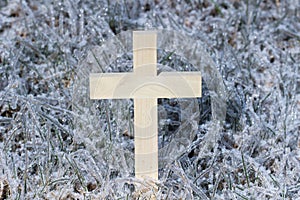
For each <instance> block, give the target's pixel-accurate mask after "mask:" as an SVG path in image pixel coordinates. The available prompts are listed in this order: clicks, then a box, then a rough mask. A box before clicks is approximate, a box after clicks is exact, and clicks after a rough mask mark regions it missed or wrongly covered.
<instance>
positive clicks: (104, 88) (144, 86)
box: [90, 67, 201, 99]
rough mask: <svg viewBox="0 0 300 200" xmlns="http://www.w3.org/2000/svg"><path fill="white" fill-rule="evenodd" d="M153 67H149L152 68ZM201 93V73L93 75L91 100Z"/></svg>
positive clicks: (165, 96)
mask: <svg viewBox="0 0 300 200" xmlns="http://www.w3.org/2000/svg"><path fill="white" fill-rule="evenodd" d="M149 68H150V67H149ZM200 96H201V73H200V72H162V73H160V74H159V75H158V76H149V75H141V74H140V73H138V74H136V73H114V74H91V75H90V97H91V99H125V98H145V97H147V98H178V97H181V98H192V97H200Z"/></svg>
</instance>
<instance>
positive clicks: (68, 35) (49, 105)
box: [0, 0, 300, 199]
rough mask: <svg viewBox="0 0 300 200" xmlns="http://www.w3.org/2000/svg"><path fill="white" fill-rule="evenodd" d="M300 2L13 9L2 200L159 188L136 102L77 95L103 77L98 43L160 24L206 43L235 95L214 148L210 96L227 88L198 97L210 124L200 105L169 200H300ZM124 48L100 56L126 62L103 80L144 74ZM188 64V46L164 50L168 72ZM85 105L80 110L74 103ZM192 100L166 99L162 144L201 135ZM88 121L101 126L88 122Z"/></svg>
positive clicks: (1, 125) (167, 181) (5, 53)
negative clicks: (138, 153)
mask: <svg viewBox="0 0 300 200" xmlns="http://www.w3.org/2000/svg"><path fill="white" fill-rule="evenodd" d="M299 5H300V2H299V0H294V1H291V0H287V1H280V0H274V1H260V0H257V1H246V0H214V1H207V0H200V1H165V0H159V1H94V0H93V1H81V0H76V1H63V0H55V1H54V0H53V1H52V0H50V1H36V0H33V1H17V0H11V1H1V2H0V148H1V149H0V199H9V198H11V199H118V198H119V199H120V198H121V199H133V198H139V197H140V198H142V197H143V196H145V197H146V196H147V195H148V196H149V193H151V192H153V191H151V190H149V191H148V193H145V194H136V191H135V186H134V183H135V182H136V181H137V180H135V179H134V178H133V163H134V161H133V138H132V136H133V135H132V134H133V127H132V126H133V124H132V106H133V103H132V101H131V100H122V101H121V100H120V101H101V100H99V101H96V102H94V103H93V105H88V104H89V99H85V98H83V97H84V94H86V93H87V92H88V91H86V87H77V86H78V84H77V83H78V80H79V77H84V76H87V74H84V73H88V72H89V71H88V70H86V69H83V68H84V67H87V65H84V63H82V61H83V60H86V59H89V58H87V54H88V52H90V51H91V50H92V49H94V47H95V46H99V45H102V44H103V43H105V42H106V41H108V40H109V39H111V38H113V37H114V36H115V35H116V34H119V33H120V32H123V31H126V30H132V29H142V28H151V27H154V28H164V29H172V30H176V31H179V32H181V31H183V32H185V35H189V36H190V37H192V38H195V39H197V40H200V41H201V42H202V44H203V46H205V49H206V51H207V52H209V54H210V56H211V57H212V58H213V60H214V62H215V63H216V64H217V68H218V71H219V73H220V74H221V75H222V78H223V81H224V84H225V86H226V90H227V93H228V96H227V111H226V118H225V120H224V124H223V125H224V129H223V130H222V131H218V132H216V133H215V134H216V135H217V136H218V137H216V138H211V139H217V140H216V141H215V142H216V143H215V146H213V148H207V147H209V146H205V145H204V144H205V141H207V139H208V138H207V133H208V132H210V131H213V130H214V128H215V124H214V123H211V120H212V112H214V111H215V110H214V106H217V104H213V103H212V100H213V98H214V96H213V95H211V93H208V92H209V91H208V89H209V88H210V87H211V86H212V85H214V84H213V83H210V82H209V81H206V83H205V84H206V85H205V84H204V86H203V87H204V89H203V92H204V93H203V97H202V98H200V99H198V100H195V101H193V103H194V104H193V106H195V105H196V106H199V108H200V109H199V111H200V112H199V113H197V115H194V114H195V112H194V110H193V106H192V107H187V109H189V111H188V113H190V115H189V116H188V117H190V121H189V122H193V123H192V124H188V123H187V124H188V125H192V130H193V131H194V135H193V137H190V138H189V139H187V138H185V140H184V141H185V144H188V145H187V146H186V149H183V150H182V151H180V152H181V154H179V155H177V154H176V156H175V157H176V158H172V159H171V161H168V162H165V163H167V164H166V165H165V164H163V166H164V168H162V169H160V181H159V183H158V191H157V192H156V193H155V195H156V197H157V199H180V198H182V199H211V198H214V199H297V198H299V196H300V193H299V190H300V180H299V177H300V168H299V166H300V165H299V164H300V163H299V162H300V155H299V148H300V139H299V131H300V128H299V127H300V121H299V119H300V116H299V113H300V112H299V111H300V100H299V99H300V92H299V88H300V84H299V83H300V76H299V74H300V73H299V61H300V48H299V46H300V43H299V38H300V35H299V32H300V25H299V18H300V7H299ZM170 39H171V37H169V38H165V41H166V43H165V44H171V43H168V42H170V41H171V40H170ZM191 41H193V40H191ZM181 42H182V43H181V44H182V45H181V46H182V47H183V46H184V45H186V44H189V45H190V47H191V49H193V48H194V47H195V46H194V44H192V43H190V40H185V41H181ZM111 47H112V46H108V47H107V52H98V53H100V54H101V55H102V54H104V53H108V52H109V50H114V51H116V52H117V53H118V52H120V53H121V55H119V56H117V57H116V58H113V59H112V58H111V59H112V60H114V62H113V63H105V62H106V60H105V59H106V58H105V59H104V60H99V63H100V64H101V63H104V64H105V65H103V66H100V67H99V68H98V69H97V72H100V71H101V70H108V71H111V72H113V71H119V72H120V71H130V69H131V67H132V66H131V63H132V55H131V52H130V50H131V49H129V50H126V51H125V52H123V51H122V49H111ZM201 48H202V47H201ZM176 50H177V49H176ZM95 53H97V52H95ZM179 54H180V48H178V50H177V51H176V52H174V51H173V50H170V49H160V50H159V53H158V55H159V62H160V64H161V66H159V70H170V68H174V69H176V70H178V71H189V70H194V69H195V68H197V67H199V66H197V65H193V64H192V63H191V62H190V60H186V59H185V58H184V56H182V55H179ZM107 56H109V54H107ZM104 57H105V56H104ZM108 60H109V59H108ZM204 61H206V62H208V61H207V60H204ZM101 67H102V69H101ZM105 67H108V68H105ZM204 82H205V81H204ZM74 83H76V84H74ZM210 84H211V85H210ZM83 86H84V83H83ZM205 87H207V88H208V89H206V88H205ZM74 90H76V93H75V94H74ZM76 95H77V96H76ZM78 96H79V97H80V96H81V97H82V98H78ZM74 98H75V99H78V100H80V102H77V103H78V104H74ZM185 102H187V101H185V100H183V101H181V103H183V104H184V103H185ZM181 103H180V101H176V100H167V99H162V100H160V124H161V127H160V139H161V143H160V147H161V148H163V147H166V146H168V144H170V143H171V142H172V141H173V140H174V138H175V139H176V134H175V133H176V131H181V134H182V136H183V135H185V134H186V135H189V134H190V132H189V131H190V130H191V129H190V128H191V127H190V126H184V123H183V122H182V118H181V115H184V110H183V107H182V104H181ZM82 104H84V105H86V107H85V108H84V109H82V110H81V108H80V105H82ZM76 106H77V107H76ZM163 108H165V109H163ZM87 111H89V112H92V113H94V114H95V116H96V117H95V116H86V117H85V118H82V113H86V112H87ZM193 117H194V118H193ZM224 117H225V116H224ZM79 122H80V123H79ZM195 122H196V123H195ZM86 124H88V125H87V126H86ZM78 126H82V127H81V128H79V129H78V128H76V127H78ZM186 127H190V128H189V129H188V128H186ZM181 138H182V137H181ZM184 141H183V140H182V142H184ZM144 184H147V183H144Z"/></svg>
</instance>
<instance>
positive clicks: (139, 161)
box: [131, 31, 158, 180]
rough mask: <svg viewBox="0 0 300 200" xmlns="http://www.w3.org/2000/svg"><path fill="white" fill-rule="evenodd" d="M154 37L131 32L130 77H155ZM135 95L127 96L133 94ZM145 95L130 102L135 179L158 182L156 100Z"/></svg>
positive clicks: (140, 85) (155, 49)
mask: <svg viewBox="0 0 300 200" xmlns="http://www.w3.org/2000/svg"><path fill="white" fill-rule="evenodd" d="M156 37H157V36H156V33H155V32H145V31H136V32H133V74H134V76H137V77H140V78H144V77H147V76H149V77H156V75H157V67H156V63H157V60H156V59H157V56H156V54H157V48H156ZM135 80H136V79H135ZM140 80H141V81H143V79H140ZM146 85H150V86H151V85H152V84H147V83H146ZM136 86H137V87H142V88H143V86H145V84H143V83H142V82H141V83H139V84H138V85H136ZM136 86H135V87H136ZM133 88H134V87H133ZM142 90H143V89H142ZM142 90H140V91H142ZM135 91H137V90H135ZM135 91H131V93H133V94H135V93H136V92H135ZM149 94H150V92H149V93H148V94H145V96H144V98H140V99H136V98H135V99H134V147H135V150H134V151H135V152H134V153H135V176H136V177H137V178H146V177H150V178H152V179H154V180H158V146H157V145H158V138H157V137H158V134H157V98H155V97H154V98H153V97H152V98H151V97H150V98H149V96H148V95H149ZM141 97H143V96H141Z"/></svg>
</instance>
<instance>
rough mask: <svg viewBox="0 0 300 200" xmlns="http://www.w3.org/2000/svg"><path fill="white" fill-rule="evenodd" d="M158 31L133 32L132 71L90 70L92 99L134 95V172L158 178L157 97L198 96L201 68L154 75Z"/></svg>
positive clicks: (139, 176)
mask: <svg viewBox="0 0 300 200" xmlns="http://www.w3.org/2000/svg"><path fill="white" fill-rule="evenodd" d="M156 38H157V34H156V32H155V31H134V32H133V73H111V74H107V73H100V74H99V73H98V74H90V98H91V99H125V98H133V99H134V146H135V176H136V177H137V178H142V179H143V178H147V177H149V178H152V179H154V180H157V179H158V134H157V132H158V127H157V123H158V122H157V98H195V97H201V74H200V72H161V73H160V74H159V75H157V67H156V64H157V56H156V55H157V47H156Z"/></svg>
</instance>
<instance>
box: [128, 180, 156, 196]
mask: <svg viewBox="0 0 300 200" xmlns="http://www.w3.org/2000/svg"><path fill="white" fill-rule="evenodd" d="M142 181H143V182H141V183H136V184H135V186H136V191H135V192H134V194H133V199H149V200H155V199H157V198H158V197H157V193H158V185H157V182H155V181H154V180H149V179H148V180H147V181H145V179H144V180H142Z"/></svg>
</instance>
